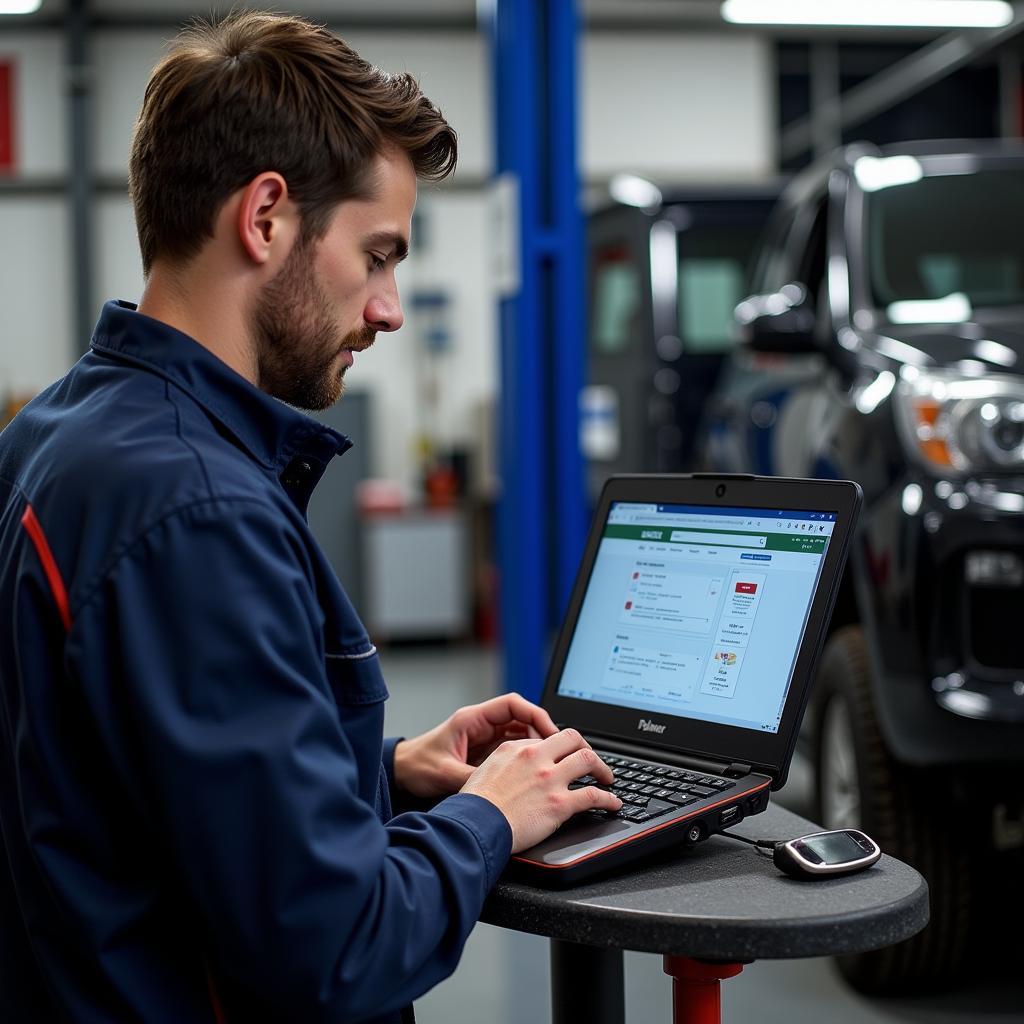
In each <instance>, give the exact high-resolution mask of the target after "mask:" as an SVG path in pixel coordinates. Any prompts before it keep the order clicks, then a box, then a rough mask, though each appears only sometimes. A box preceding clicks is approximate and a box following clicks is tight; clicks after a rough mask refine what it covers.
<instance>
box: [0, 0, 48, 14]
mask: <svg viewBox="0 0 1024 1024" xmlns="http://www.w3.org/2000/svg"><path fill="white" fill-rule="evenodd" d="M42 6H43V0H0V14H35V12H36V11H38V10H39V8H40V7H42Z"/></svg>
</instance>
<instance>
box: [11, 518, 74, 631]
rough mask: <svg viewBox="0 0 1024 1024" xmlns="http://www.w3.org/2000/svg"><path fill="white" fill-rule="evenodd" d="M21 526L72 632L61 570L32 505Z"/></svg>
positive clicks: (66, 593) (59, 609)
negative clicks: (41, 565)
mask: <svg viewBox="0 0 1024 1024" xmlns="http://www.w3.org/2000/svg"><path fill="white" fill-rule="evenodd" d="M21 525H22V526H24V527H25V532H26V533H27V534H28V535H29V539H30V540H31V541H32V544H33V546H34V547H35V549H36V554H37V555H38V556H39V561H40V562H42V563H43V572H44V573H46V582H47V583H49V584H50V591H51V592H52V593H53V599H54V601H56V602H57V611H59V612H60V618H61V621H62V622H63V623H64V628H65V629H67V630H70V629H71V608H70V606H69V605H68V592H67V590H66V589H65V587H64V580H63V579H62V578H61V575H60V569H58V568H57V562H56V560H55V559H54V557H53V552H52V551H51V550H50V545H49V544H48V543H47V541H46V534H45V533H43V528H42V527H41V526H40V525H39V520H38V519H36V514H35V512H33V511H32V506H31V505H26V506H25V512H24V514H23V515H22V517H21Z"/></svg>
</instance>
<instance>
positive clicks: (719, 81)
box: [580, 32, 776, 182]
mask: <svg viewBox="0 0 1024 1024" xmlns="http://www.w3.org/2000/svg"><path fill="white" fill-rule="evenodd" d="M580 64H581V70H582V77H581V81H580V94H581V97H582V101H581V103H580V132H581V137H580V152H581V163H582V165H583V169H584V173H585V174H586V175H587V177H591V178H592V177H603V176H608V175H611V174H615V173H616V172H618V171H622V170H628V171H633V172H635V173H639V174H643V175H645V176H649V177H651V178H653V179H655V180H661V181H673V182H675V181H684V180H697V181H706V182H714V181H721V180H732V181H742V180H750V179H756V178H765V177H767V176H769V175H771V174H772V172H773V169H774V138H775V135H776V130H775V86H774V80H775V74H774V57H773V54H772V51H771V49H770V48H769V46H768V44H767V43H766V41H765V40H764V39H763V38H757V37H755V36H745V35H740V34H736V33H728V34H721V35H718V34H713V33H698V34H695V35H690V36H685V35H682V34H670V35H662V36H652V35H637V34H634V33H631V32H629V33H620V34H612V33H609V32H599V33H594V34H593V35H591V36H589V37H587V38H586V39H585V41H584V45H583V47H582V50H581V59H580Z"/></svg>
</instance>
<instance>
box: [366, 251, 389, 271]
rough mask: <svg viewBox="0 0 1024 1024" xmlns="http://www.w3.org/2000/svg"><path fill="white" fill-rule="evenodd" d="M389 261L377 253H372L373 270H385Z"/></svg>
mask: <svg viewBox="0 0 1024 1024" xmlns="http://www.w3.org/2000/svg"><path fill="white" fill-rule="evenodd" d="M386 263H387V259H386V258H384V257H382V256H378V255H377V254H376V253H373V252H371V253H370V269H371V270H383V269H384V265H385V264H386Z"/></svg>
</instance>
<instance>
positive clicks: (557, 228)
mask: <svg viewBox="0 0 1024 1024" xmlns="http://www.w3.org/2000/svg"><path fill="white" fill-rule="evenodd" d="M490 27H491V36H492V43H493V46H492V65H493V72H494V107H495V124H496V160H495V170H496V174H497V179H498V180H499V181H501V182H502V183H503V184H504V185H506V186H508V194H510V195H511V196H513V197H516V198H517V200H518V201H517V202H513V203H511V204H510V205H509V207H508V208H509V210H510V211H511V219H512V224H511V227H512V229H513V236H514V237H515V238H516V239H517V243H518V244H517V245H516V246H515V247H514V249H515V250H517V262H518V273H517V274H516V275H515V277H516V283H517V287H513V288H509V289H507V290H506V294H505V295H504V297H503V298H502V299H501V302H500V325H501V358H500V367H501V399H500V407H501V408H500V425H499V435H500V475H501V480H502V491H501V499H500V502H499V507H498V555H499V571H500V576H501V589H500V603H501V634H502V646H503V651H504V683H505V687H506V689H509V690H517V691H519V692H520V693H522V694H524V695H525V696H527V697H529V698H530V699H534V700H536V699H537V697H538V696H539V695H540V691H541V688H542V686H543V681H544V672H545V669H546V662H547V649H548V640H549V636H550V633H551V630H552V628H553V627H554V625H555V624H556V622H557V621H558V618H559V617H560V616H561V615H562V614H563V613H564V610H565V606H566V603H567V601H568V597H569V592H570V590H571V588H572V583H573V580H574V578H575V574H576V570H577V567H578V564H579V559H580V556H581V554H582V550H583V542H584V538H585V533H586V498H585V494H584V467H583V460H582V457H581V454H580V450H579V440H578V403H579V392H580V388H581V387H582V385H583V377H584V360H585V357H586V348H585V337H586V330H585V312H586V311H585V302H584V273H585V269H584V268H585V254H584V244H583V218H582V214H581V211H580V208H579V177H578V172H577V156H576V74H577V61H576V47H577V33H578V16H577V10H576V3H575V0H494V4H493V17H492V23H491V26H490Z"/></svg>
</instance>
